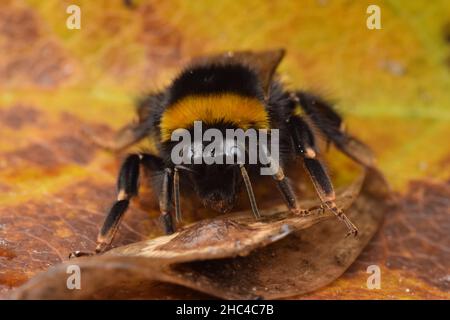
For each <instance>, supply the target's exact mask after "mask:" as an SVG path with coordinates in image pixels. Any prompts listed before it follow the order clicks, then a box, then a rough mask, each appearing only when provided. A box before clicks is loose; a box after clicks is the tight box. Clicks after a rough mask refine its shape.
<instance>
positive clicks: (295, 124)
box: [289, 116, 358, 236]
mask: <svg viewBox="0 0 450 320" xmlns="http://www.w3.org/2000/svg"><path fill="white" fill-rule="evenodd" d="M289 125H290V128H291V132H292V140H293V143H294V147H295V150H296V153H297V154H298V155H300V156H301V157H302V159H303V164H304V167H305V169H306V171H307V172H308V174H309V176H310V178H311V180H312V182H313V185H314V187H315V189H316V191H317V194H318V195H319V198H320V199H321V201H322V208H323V207H325V208H327V209H329V210H331V211H332V212H333V213H334V214H335V215H336V217H337V218H339V220H341V221H342V222H343V223H344V224H345V225H346V226H347V229H348V235H350V234H351V235H355V236H356V235H357V233H358V229H357V228H356V226H355V225H354V224H353V223H352V222H351V221H350V219H348V217H347V216H346V215H345V214H344V212H343V211H342V210H341V209H339V208H338V207H337V205H336V203H335V200H336V195H335V192H334V188H333V184H332V183H331V179H330V177H329V176H328V173H327V172H326V170H325V167H324V165H323V164H322V162H321V161H320V160H319V159H317V158H316V156H317V149H316V147H315V141H314V135H313V133H312V131H311V129H310V128H309V126H308V124H307V123H306V122H305V121H303V119H301V118H300V117H298V116H291V118H290V119H289Z"/></svg>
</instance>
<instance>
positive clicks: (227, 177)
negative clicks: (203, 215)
mask: <svg viewBox="0 0 450 320" xmlns="http://www.w3.org/2000/svg"><path fill="white" fill-rule="evenodd" d="M190 168H191V170H192V171H190V172H189V173H188V174H187V175H188V179H189V181H190V183H191V185H192V186H193V189H194V190H195V193H196V195H197V197H198V198H199V199H200V200H201V202H202V203H203V205H204V206H205V207H206V208H210V209H213V210H215V211H217V212H221V213H226V212H229V211H231V209H233V207H234V206H235V204H236V202H237V195H238V193H239V189H240V185H241V182H242V181H241V178H240V175H239V167H238V166H237V165H227V164H212V165H207V164H194V165H192V166H191V167H190Z"/></svg>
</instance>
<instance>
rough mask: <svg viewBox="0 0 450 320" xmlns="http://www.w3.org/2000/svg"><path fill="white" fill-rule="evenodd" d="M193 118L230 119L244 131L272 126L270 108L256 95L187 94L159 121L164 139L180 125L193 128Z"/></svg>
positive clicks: (208, 119) (209, 120)
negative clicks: (268, 110)
mask: <svg viewBox="0 0 450 320" xmlns="http://www.w3.org/2000/svg"><path fill="white" fill-rule="evenodd" d="M194 121H202V122H203V123H205V124H214V123H217V122H220V121H223V122H231V123H233V124H235V125H236V126H237V127H239V128H242V129H244V130H246V129H248V128H250V127H253V128H255V129H264V128H265V129H268V128H269V118H268V114H267V111H266V109H265V107H264V105H263V104H262V103H261V101H259V100H258V99H256V98H250V97H243V96H240V95H238V94H233V93H226V94H211V95H201V96H187V97H185V98H183V99H181V100H180V101H178V102H176V103H174V104H173V105H171V106H169V107H168V108H167V110H166V111H164V113H163V115H162V118H161V123H160V128H161V139H162V141H167V140H170V137H171V134H172V132H173V131H174V130H176V129H178V128H189V127H191V126H192V125H193V124H194Z"/></svg>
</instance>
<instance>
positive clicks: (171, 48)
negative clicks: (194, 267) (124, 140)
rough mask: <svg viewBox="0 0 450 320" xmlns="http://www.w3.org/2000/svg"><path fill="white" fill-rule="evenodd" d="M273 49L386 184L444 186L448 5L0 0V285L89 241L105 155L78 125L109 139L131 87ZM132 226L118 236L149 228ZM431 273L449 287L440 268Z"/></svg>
mask: <svg viewBox="0 0 450 320" xmlns="http://www.w3.org/2000/svg"><path fill="white" fill-rule="evenodd" d="M72 4H76V5H78V6H79V7H80V9H81V28H80V29H79V30H78V29H73V30H71V29H68V28H67V26H66V20H67V19H68V17H69V16H70V14H68V13H67V12H66V10H67V7H68V6H69V5H72ZM372 4H376V5H378V6H379V7H380V9H381V29H379V30H378V29H374V30H369V29H368V28H367V25H366V21H367V19H368V17H369V16H370V14H368V13H367V12H366V10H367V7H368V6H369V5H372ZM279 47H282V48H285V49H286V50H287V55H286V58H285V60H284V61H283V63H282V64H281V66H280V69H279V72H280V76H281V78H282V79H283V80H284V81H285V82H286V83H287V84H288V86H289V87H291V88H299V89H305V90H313V91H315V92H319V93H321V94H323V95H325V96H326V97H327V98H329V99H332V100H333V101H335V102H336V105H337V108H338V110H340V111H341V113H342V114H343V115H344V118H345V119H346V122H347V127H348V130H349V131H350V132H351V133H353V134H354V135H356V136H358V137H360V138H361V139H362V140H363V141H365V142H366V143H368V144H369V145H370V146H371V147H372V148H373V149H374V150H375V153H376V155H377V158H378V163H379V166H380V168H381V170H382V171H383V172H384V173H385V175H386V176H387V179H388V180H389V182H390V183H391V184H392V186H393V187H394V190H395V191H396V192H399V193H401V194H404V193H406V192H407V190H408V185H410V183H411V181H413V180H414V181H422V180H426V181H428V182H429V183H433V184H442V183H443V184H445V185H446V186H448V179H449V176H450V165H449V164H450V144H449V141H448V139H449V137H450V126H449V121H450V2H449V1H446V0H435V1H425V0H423V1H419V0H418V1H407V0H405V1H400V0H385V1H381V0H380V1H376V0H372V1H364V0H361V1H352V0H304V1H294V0H291V1H288V0H285V1H259V0H258V1H257V0H246V1H231V0H216V1H214V2H209V1H176V0H171V1H144V0H142V1H139V0H136V1H122V0H97V1H89V0H86V1H76V0H71V1H65V0H46V1H40V0H3V1H1V2H0V192H1V194H2V196H1V197H0V288H2V289H3V290H4V291H5V292H6V291H7V290H8V288H11V287H14V286H17V285H19V284H21V283H23V282H24V281H25V280H26V279H28V278H29V277H30V276H32V275H33V274H34V273H35V272H36V270H42V269H45V268H46V267H48V266H49V265H51V264H52V263H55V262H57V261H60V260H63V259H64V258H65V255H64V254H65V252H66V251H67V252H68V251H70V249H80V248H79V246H80V243H81V246H85V247H89V246H92V243H91V241H92V240H93V239H95V234H96V231H97V230H98V226H99V221H101V220H102V215H101V212H104V210H105V208H107V206H108V205H109V202H108V201H110V200H108V199H113V198H112V197H113V194H114V190H113V188H112V186H113V183H114V179H115V174H116V171H117V167H118V162H117V158H116V157H115V156H113V155H111V154H109V153H107V152H104V151H102V150H99V149H96V148H94V147H93V146H92V145H91V144H89V143H88V142H87V141H86V140H85V139H83V138H82V136H81V134H80V130H81V128H83V127H90V128H93V130H94V131H95V132H97V133H99V134H100V135H101V134H105V135H108V134H111V133H112V132H113V131H114V130H115V129H117V128H119V127H121V126H122V125H124V124H126V123H127V122H129V121H131V120H132V119H133V117H134V113H133V110H134V102H135V100H136V98H138V97H139V96H141V95H142V94H144V93H145V92H148V91H149V90H154V89H158V88H162V87H163V86H164V85H165V84H167V83H168V82H169V81H170V79H171V78H172V77H173V76H174V75H175V74H176V72H177V70H179V68H180V66H182V65H183V64H184V63H185V62H186V61H188V60H189V58H191V57H194V56H198V55H203V54H209V53H216V52H220V51H224V50H240V49H251V50H258V49H270V48H279ZM327 158H328V163H329V167H330V170H331V172H332V175H333V179H334V181H335V182H336V183H337V184H338V185H343V184H345V183H346V182H348V181H350V180H351V178H352V170H351V169H352V168H354V167H353V165H352V164H351V163H349V161H348V160H347V159H345V157H344V156H342V155H341V154H339V153H338V152H335V151H333V150H331V152H330V153H329V154H328V156H327ZM111 189H112V190H111ZM438 189H439V188H438ZM426 190H428V189H426ZM424 192H425V193H426V191H424ZM433 192H435V191H433ZM96 197H97V198H96ZM446 197H447V195H445V196H444V199H445V198H446ZM98 198H100V199H103V200H102V201H103V202H100V204H98V202H99V201H98ZM447 201H448V199H447ZM446 203H448V202H446ZM60 208H64V212H65V213H64V219H65V220H66V221H65V222H64V219H63V218H61V213H60V212H61V210H62V209H61V210H60ZM444 208H445V207H444ZM80 210H85V211H83V212H84V213H85V216H83V219H81V220H82V221H81V220H80V219H79V217H80ZM136 210H139V209H136ZM40 214H43V215H44V216H45V215H46V214H47V216H48V217H49V218H47V219H46V220H45V221H46V222H45V223H43V222H42V216H40ZM446 214H448V211H447V212H446ZM142 215H144V216H145V214H144V213H142ZM131 216H132V217H134V216H133V214H132V215H131ZM138 217H139V214H136V220H139V219H138ZM447 217H448V215H447ZM130 219H132V218H130ZM79 220H80V221H79ZM67 221H69V222H70V223H67ZM139 221H141V222H139V224H138V225H139V226H138V227H136V228H137V229H133V228H131V227H130V229H133V230H137V231H136V232H135V234H134V233H133V232H131V231H130V232H129V235H128V238H127V237H125V236H123V238H121V240H119V243H120V242H127V241H131V240H137V239H140V238H142V237H143V236H146V235H148V234H149V232H148V230H149V228H150V227H153V224H155V222H154V221H150V222H145V221H142V219H140V220H139ZM442 223H443V224H444V225H445V226H446V228H447V229H446V230H448V229H449V228H448V220H447V219H446V220H445V221H444V220H443V221H442ZM136 224H137V223H136ZM130 225H133V220H130ZM149 225H151V226H150V227H149ZM125 228H128V227H127V226H126V227H125ZM150 229H151V228H150ZM78 230H85V233H83V234H81V235H79V234H78V233H77V232H78ZM74 234H77V235H76V236H75V235H74ZM447 234H448V233H447ZM52 236H53V237H56V238H57V239H54V238H51V237H52ZM49 239H50V240H49ZM443 241H444V242H445V239H444V240H443ZM45 242H47V243H45ZM444 247H446V248H448V241H447V242H446V244H445V243H444ZM427 250H428V249H427ZM447 250H448V249H447ZM426 252H430V251H426ZM21 253H22V254H21ZM18 256H19V258H17V257H18ZM407 256H408V255H407ZM2 266H3V270H2V268H1V267H2ZM444 270H445V268H444ZM447 272H448V271H447ZM443 274H444V275H445V274H446V273H445V271H444V273H443ZM443 281H444V285H446V286H447V287H446V288H447V289H448V283H449V280H448V275H447V280H445V279H444V280H443ZM394 291H395V290H394ZM0 292H1V291H0ZM402 292H403V293H404V291H402ZM430 292H431V291H430Z"/></svg>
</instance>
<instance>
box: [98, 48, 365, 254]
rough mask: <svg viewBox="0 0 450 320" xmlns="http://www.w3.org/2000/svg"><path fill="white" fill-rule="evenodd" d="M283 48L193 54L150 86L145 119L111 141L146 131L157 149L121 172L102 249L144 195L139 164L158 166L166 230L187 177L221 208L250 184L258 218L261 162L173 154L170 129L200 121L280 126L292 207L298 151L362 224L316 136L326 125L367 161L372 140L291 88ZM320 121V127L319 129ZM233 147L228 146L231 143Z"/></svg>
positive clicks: (276, 176) (284, 181)
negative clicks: (183, 159)
mask: <svg viewBox="0 0 450 320" xmlns="http://www.w3.org/2000/svg"><path fill="white" fill-rule="evenodd" d="M283 56H284V50H270V51H261V52H255V51H240V52H227V53H224V54H219V55H214V56H208V57H202V58H198V59H194V60H193V61H192V62H191V63H190V64H189V65H188V66H187V67H186V68H185V69H184V70H183V71H182V72H181V73H180V74H179V75H178V76H177V77H176V78H175V79H174V80H173V81H172V82H171V84H170V85H169V86H168V87H167V88H166V89H165V90H163V91H160V92H157V93H154V94H150V95H148V96H147V97H146V98H145V99H143V100H142V101H141V103H139V105H138V108H137V114H138V121H136V122H135V123H133V124H130V125H127V126H125V127H124V128H123V129H122V130H120V131H119V132H118V134H117V137H116V139H115V140H114V143H113V144H111V145H108V146H107V147H108V148H110V149H113V150H116V151H118V150H123V149H125V148H127V147H129V146H131V145H133V144H135V143H137V142H139V141H140V140H142V139H150V140H151V141H152V142H153V143H154V144H155V146H156V148H155V151H154V152H143V153H139V154H130V155H128V156H127V157H126V159H125V160H124V162H123V164H122V167H121V169H120V173H119V177H118V183H117V184H118V196H117V201H116V202H115V203H114V204H113V206H112V208H111V209H110V211H109V213H108V215H107V216H106V219H105V221H104V224H103V226H102V228H101V230H100V232H99V235H98V239H97V242H98V245H97V248H96V252H97V253H100V252H103V251H105V250H107V249H108V248H109V247H110V245H111V242H112V240H113V237H114V234H115V233H116V231H117V229H118V226H119V223H120V220H121V218H122V216H123V214H124V213H125V211H126V210H127V208H128V206H129V203H130V199H131V198H133V197H135V196H137V195H138V181H139V172H140V167H141V166H142V167H143V168H145V169H147V170H149V171H150V172H152V173H154V175H155V177H156V178H155V179H152V183H153V184H154V185H153V190H156V193H157V194H158V198H159V208H160V212H161V216H160V218H161V221H162V224H163V226H164V230H165V232H166V234H171V233H173V232H174V230H175V228H174V216H175V217H177V218H178V219H180V218H181V206H180V183H181V184H183V185H184V186H186V187H185V188H183V190H190V192H192V193H193V194H194V195H196V196H197V197H198V198H199V199H200V200H201V201H202V203H203V204H204V205H205V206H206V207H208V208H211V209H213V210H216V211H219V212H221V213H224V212H228V211H230V210H231V209H232V208H233V207H234V206H235V204H236V202H237V200H238V195H239V194H240V189H241V188H243V186H245V189H246V191H247V195H248V198H249V202H250V204H251V207H252V211H253V213H254V215H255V217H256V218H259V216H260V214H259V211H258V206H257V202H256V199H255V195H254V193H253V188H252V184H254V183H258V180H259V179H260V178H261V177H260V174H259V172H258V170H255V168H257V167H258V166H259V165H258V164H256V165H249V164H239V165H235V164H231V165H230V164H205V163H202V164H190V165H177V164H175V163H174V162H173V161H172V157H171V152H172V151H173V148H174V142H173V141H172V140H171V135H172V134H173V132H175V131H176V130H178V129H180V128H182V129H185V130H189V131H192V130H193V124H194V122H195V121H201V122H202V124H203V126H204V127H205V128H214V129H218V130H220V131H221V132H224V131H225V130H226V129H230V128H231V129H239V128H244V129H248V128H255V129H263V130H267V129H274V128H275V129H278V130H279V142H278V143H279V150H280V155H279V165H278V166H277V170H276V172H274V173H273V175H272V176H273V181H274V184H276V185H277V186H278V190H279V191H280V194H281V196H282V198H283V199H284V201H285V203H286V205H287V207H288V208H289V210H290V211H291V212H292V213H293V214H303V213H305V212H306V210H304V209H303V208H300V207H299V205H298V203H297V199H296V196H295V194H294V191H293V188H292V187H291V185H290V184H289V181H288V178H287V177H286V174H285V172H284V169H285V168H287V167H288V165H289V164H291V163H293V162H294V161H296V163H298V159H300V161H301V162H302V163H303V166H304V169H305V170H306V171H307V173H308V174H309V177H310V178H311V180H312V183H313V185H314V187H315V189H316V191H317V194H318V196H319V198H320V200H321V203H322V206H321V207H322V209H323V210H325V209H327V210H331V211H332V212H333V213H334V214H335V215H336V216H337V218H339V219H340V220H341V221H342V222H343V223H344V224H345V225H346V226H347V228H348V233H349V234H351V235H356V234H357V232H358V231H357V228H356V226H355V225H354V224H353V223H352V222H351V221H350V220H349V219H348V218H347V217H346V215H345V214H344V212H343V211H342V210H341V209H339V208H338V207H337V205H336V203H335V192H334V189H333V185H332V183H331V180H330V178H329V176H328V174H327V171H326V169H325V167H324V165H323V163H322V162H321V160H319V158H318V154H319V150H318V146H317V143H316V140H317V136H316V135H317V134H316V132H317V131H318V132H320V133H321V135H322V136H323V137H325V139H326V140H327V141H328V142H331V143H333V144H334V145H335V146H336V147H337V148H338V149H339V150H341V151H342V152H344V153H345V154H347V155H348V156H349V157H350V158H352V159H353V160H355V161H357V162H359V163H360V164H362V165H364V166H366V167H371V166H373V163H371V161H372V160H371V158H370V157H368V156H366V155H367V154H370V151H369V150H368V148H367V147H366V146H365V145H364V144H363V143H362V142H360V141H359V140H357V139H356V138H354V137H352V136H350V135H349V134H348V133H346V132H345V130H344V129H343V122H342V119H341V117H340V116H339V115H338V113H337V112H336V111H334V110H333V108H332V107H331V105H330V104H329V103H328V102H327V101H325V100H324V99H322V98H321V97H319V96H316V95H314V94H311V93H308V92H305V91H289V90H287V89H285V87H284V86H283V84H282V83H281V81H280V80H279V79H278V78H277V76H276V74H275V71H276V69H277V66H278V65H279V63H280V62H281V60H282V58H283ZM312 126H314V127H315V128H316V129H317V130H313V128H312ZM225 153H226V151H225Z"/></svg>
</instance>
